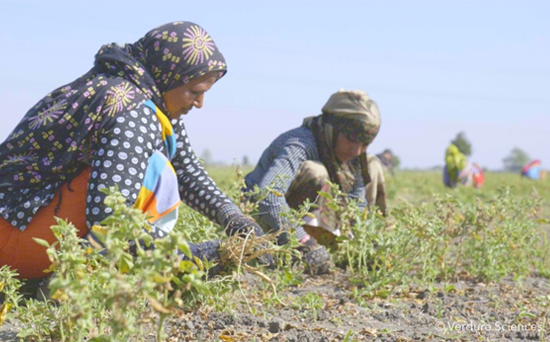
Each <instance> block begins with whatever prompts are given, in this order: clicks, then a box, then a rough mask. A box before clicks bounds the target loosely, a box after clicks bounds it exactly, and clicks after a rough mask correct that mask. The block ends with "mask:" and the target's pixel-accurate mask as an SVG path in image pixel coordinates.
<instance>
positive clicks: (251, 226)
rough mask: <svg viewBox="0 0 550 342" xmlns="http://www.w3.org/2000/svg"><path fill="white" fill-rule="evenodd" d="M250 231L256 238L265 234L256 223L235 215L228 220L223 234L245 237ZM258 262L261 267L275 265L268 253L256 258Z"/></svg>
mask: <svg viewBox="0 0 550 342" xmlns="http://www.w3.org/2000/svg"><path fill="white" fill-rule="evenodd" d="M250 231H253V232H254V234H255V235H256V236H262V235H264V234H265V233H264V231H263V230H262V228H261V227H260V226H259V225H258V224H257V223H256V222H254V221H253V220H252V219H250V218H248V217H246V216H244V215H242V214H237V215H234V216H232V217H231V218H229V220H228V223H227V225H226V227H225V233H226V234H227V235H229V236H231V235H235V234H241V235H243V236H245V235H246V234H248V233H249V232H250ZM258 262H259V263H260V264H262V265H268V266H272V265H274V264H275V260H274V259H273V256H272V255H271V254H268V253H264V254H262V255H260V256H259V257H258Z"/></svg>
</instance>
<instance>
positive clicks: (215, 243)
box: [187, 240, 220, 261]
mask: <svg viewBox="0 0 550 342" xmlns="http://www.w3.org/2000/svg"><path fill="white" fill-rule="evenodd" d="M187 244H188V245H189V249H190V250H191V254H193V256H194V257H197V258H199V259H200V260H204V259H206V260H208V261H219V260H220V252H219V251H218V248H220V241H219V240H210V241H204V242H200V243H189V242H188V243H187Z"/></svg>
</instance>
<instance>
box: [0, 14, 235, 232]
mask: <svg viewBox="0 0 550 342" xmlns="http://www.w3.org/2000/svg"><path fill="white" fill-rule="evenodd" d="M212 70H216V71H219V74H218V76H219V77H221V76H223V75H224V74H225V72H226V66H225V61H224V59H223V56H222V55H221V53H220V52H219V51H218V49H217V47H216V45H215V44H214V42H213V41H212V39H211V38H210V36H208V34H207V33H206V32H205V31H204V30H203V29H202V28H200V27H199V26H198V25H196V24H193V23H189V22H177V23H172V24H167V25H164V26H161V27H159V28H156V29H154V30H152V31H150V32H149V33H147V34H146V35H145V37H143V38H142V39H140V40H138V41H137V42H136V43H134V44H127V45H123V46H118V45H116V44H109V45H105V46H103V47H102V48H101V49H100V51H99V52H98V54H97V55H96V59H95V65H94V67H93V68H92V69H91V70H90V71H89V72H88V73H86V74H85V75H83V76H82V77H80V78H79V79H77V80H75V81H74V82H71V83H69V84H67V85H65V86H62V87H60V88H58V89H56V90H54V91H53V92H51V93H50V94H48V95H46V97H44V98H43V99H42V100H40V101H39V102H38V103H37V104H36V105H35V106H34V107H33V108H31V109H30V110H29V111H28V112H27V114H26V115H25V117H24V118H23V119H22V120H21V122H20V123H19V124H18V125H17V127H16V128H15V129H14V131H13V132H12V133H11V134H10V135H9V136H8V138H7V139H6V141H5V142H4V143H2V144H1V145H0V215H2V217H4V218H5V219H6V220H7V221H8V222H10V223H11V224H12V225H13V226H15V227H17V228H19V229H20V230H24V229H25V228H26V226H27V225H28V222H30V220H31V219H32V217H33V215H34V214H35V213H36V211H37V210H38V209H39V208H40V207H42V206H47V205H48V204H49V203H50V202H51V200H52V198H53V197H54V195H55V193H56V191H57V190H58V189H59V187H60V185H61V184H63V183H66V182H69V183H70V181H71V180H72V179H73V178H75V177H76V176H77V175H78V174H79V173H80V172H81V171H82V169H83V168H84V167H86V166H87V165H91V166H92V176H91V179H90V188H89V190H88V204H89V205H88V209H87V212H88V213H87V215H88V216H87V218H88V223H89V225H90V226H91V224H93V223H97V222H99V221H101V219H103V218H104V217H105V215H107V214H109V212H108V211H109V209H108V208H104V206H103V198H104V194H103V193H101V192H100V191H98V190H99V188H101V187H105V186H112V185H115V184H118V185H120V189H121V190H122V193H123V194H124V195H125V196H126V197H127V198H128V199H129V201H130V202H132V203H133V202H135V200H136V199H137V194H138V193H139V190H140V189H141V185H142V183H143V178H144V174H143V171H144V170H145V169H146V167H147V164H148V161H149V157H151V156H152V154H153V153H154V152H155V151H156V150H164V152H163V153H164V155H168V154H169V151H166V148H167V147H166V146H165V144H164V142H165V140H163V131H162V127H161V125H160V123H159V120H158V118H157V117H156V115H155V114H154V113H153V111H151V110H149V109H148V108H147V106H141V104H143V103H144V102H146V101H147V100H151V101H152V102H153V103H154V104H155V105H156V106H157V107H158V108H159V109H161V111H164V110H165V104H164V101H163V100H162V95H163V94H164V93H165V92H166V91H169V90H171V89H174V88H176V87H178V86H180V85H183V84H185V83H186V82H189V80H190V79H192V78H195V77H198V76H200V75H203V74H205V73H207V72H209V71H212ZM138 108H139V109H138ZM174 129H176V130H177V129H178V128H177V127H174ZM179 129H180V132H179V134H180V140H179V141H178V142H177V144H176V148H177V150H178V152H177V153H176V155H175V157H174V160H173V161H172V165H173V166H174V168H175V169H176V173H177V174H178V180H180V182H179V184H180V186H179V192H180V194H181V195H182V196H181V197H182V199H184V200H186V201H188V202H190V203H192V205H193V206H194V207H195V208H198V209H200V211H201V212H203V213H207V215H208V216H209V217H210V218H212V219H217V218H218V214H220V210H221V205H222V202H223V201H224V200H225V199H223V197H222V195H221V192H220V191H219V190H218V189H217V188H216V186H215V184H213V182H212V181H211V180H210V179H209V178H208V176H207V174H206V172H204V170H203V169H202V167H201V166H200V164H199V163H198V162H197V161H196V158H195V157H194V156H192V153H191V148H190V146H189V143H188V139H187V138H186V137H185V131H184V127H183V123H182V122H181V121H180V122H179ZM182 134H183V135H182ZM177 135H178V133H177V132H175V136H177ZM182 139H183V141H182ZM172 148H173V147H172ZM178 167H179V169H178ZM190 170H193V171H190ZM178 172H179V173H178ZM199 178H200V180H198V179H199ZM191 179H192V180H191ZM191 183H192V184H191ZM182 187H183V188H182ZM197 188H200V189H197ZM195 190H196V191H195ZM201 191H202V192H201ZM207 192H208V196H207V197H208V198H206V197H205V196H206V195H205V194H207ZM216 192H217V193H216ZM199 194H200V196H199ZM214 198H216V200H215V201H214ZM60 201H61V199H60ZM226 203H230V201H229V200H227V202H226ZM235 208H236V207H235V206H234V205H233V204H232V208H224V215H228V213H230V212H234V211H235V210H238V209H235Z"/></svg>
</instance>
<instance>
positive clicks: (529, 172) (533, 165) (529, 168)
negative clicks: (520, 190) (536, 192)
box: [521, 159, 546, 180]
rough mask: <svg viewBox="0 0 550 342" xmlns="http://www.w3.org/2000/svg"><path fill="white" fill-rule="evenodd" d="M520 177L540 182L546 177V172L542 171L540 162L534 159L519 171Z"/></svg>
mask: <svg viewBox="0 0 550 342" xmlns="http://www.w3.org/2000/svg"><path fill="white" fill-rule="evenodd" d="M521 175H522V176H523V177H526V178H530V179H533V180H542V179H544V178H545V176H546V171H544V170H543V169H542V167H541V165H540V160H539V159H535V160H533V161H531V162H529V163H527V164H525V166H524V167H523V169H522V170H521Z"/></svg>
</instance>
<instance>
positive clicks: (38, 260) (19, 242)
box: [0, 167, 90, 279]
mask: <svg viewBox="0 0 550 342" xmlns="http://www.w3.org/2000/svg"><path fill="white" fill-rule="evenodd" d="M89 178H90V167H87V168H85V169H84V170H83V171H82V172H81V173H80V174H79V175H78V176H77V177H76V178H75V179H73V181H72V182H71V184H70V188H71V190H73V191H70V190H69V187H68V186H67V184H63V186H62V187H61V194H62V201H61V204H60V206H59V209H58V211H57V214H55V213H54V212H55V207H56V206H57V204H58V203H59V192H58V193H56V195H55V197H54V198H53V200H52V201H51V203H50V204H49V205H48V206H46V207H41V208H40V209H39V210H38V211H37V212H36V214H35V215H34V217H33V219H32V220H31V222H30V223H29V225H28V226H27V228H26V229H25V230H24V231H20V230H19V229H17V228H15V227H14V226H12V225H11V224H10V223H9V222H8V221H6V220H5V219H4V218H2V217H0V266H2V265H8V266H10V267H11V269H12V270H17V273H19V277H20V278H29V279H36V278H44V277H46V276H47V274H46V273H44V272H43V271H44V270H45V269H47V268H48V267H49V266H50V265H51V262H50V260H49V259H48V255H47V254H46V248H45V247H43V246H40V245H39V244H37V243H36V242H35V241H34V240H33V239H32V238H40V239H43V240H46V241H48V242H49V243H53V242H55V241H57V239H56V238H55V236H54V235H53V232H52V231H51V229H50V227H51V226H53V225H55V224H57V222H56V221H55V219H54V216H57V217H59V218H62V219H64V220H68V221H69V222H71V223H72V224H73V225H74V226H75V227H76V228H77V229H78V236H79V237H83V236H84V235H86V234H87V233H88V231H89V229H88V226H87V225H86V193H87V190H88V180H89Z"/></svg>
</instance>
